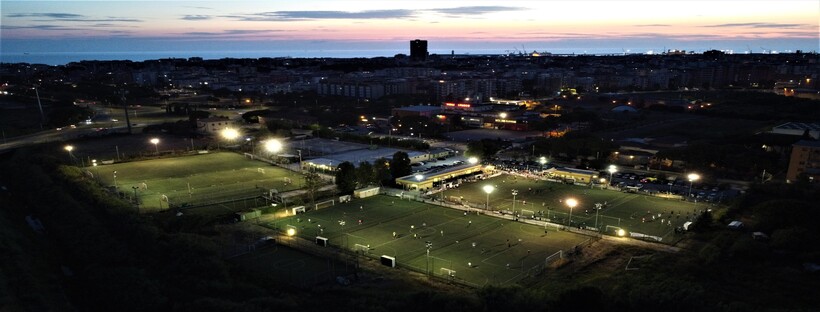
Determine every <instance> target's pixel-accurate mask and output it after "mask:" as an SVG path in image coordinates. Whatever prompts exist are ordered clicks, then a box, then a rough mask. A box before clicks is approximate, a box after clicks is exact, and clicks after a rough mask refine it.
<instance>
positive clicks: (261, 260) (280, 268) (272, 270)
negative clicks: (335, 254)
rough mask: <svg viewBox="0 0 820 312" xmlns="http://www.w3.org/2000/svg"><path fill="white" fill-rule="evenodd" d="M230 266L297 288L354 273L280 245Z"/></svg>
mask: <svg viewBox="0 0 820 312" xmlns="http://www.w3.org/2000/svg"><path fill="white" fill-rule="evenodd" d="M233 262H234V263H236V264H237V265H239V266H241V267H242V268H243V269H245V270H247V271H248V272H252V274H254V275H257V276H262V277H266V278H269V279H270V280H271V281H272V282H276V283H286V284H290V285H292V286H297V287H311V286H313V285H316V284H319V283H322V282H325V281H328V280H332V279H334V278H335V277H336V276H345V275H348V274H351V273H353V271H354V268H353V267H352V266H350V265H345V264H343V263H340V262H337V261H333V260H328V259H324V258H320V257H316V256H312V255H308V254H305V253H302V252H299V251H297V250H294V249H290V248H288V247H285V246H281V245H269V246H268V247H265V248H260V249H257V250H255V251H254V252H252V253H248V254H244V255H241V256H239V257H236V258H234V259H233Z"/></svg>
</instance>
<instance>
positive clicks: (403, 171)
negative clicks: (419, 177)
mask: <svg viewBox="0 0 820 312" xmlns="http://www.w3.org/2000/svg"><path fill="white" fill-rule="evenodd" d="M412 172H413V169H412V167H411V166H410V156H408V155H407V153H405V152H396V153H395V154H393V160H391V161H390V174H391V175H392V176H393V178H394V179H395V178H399V177H403V176H406V175H409V174H410V173H412Z"/></svg>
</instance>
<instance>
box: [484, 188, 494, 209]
mask: <svg viewBox="0 0 820 312" xmlns="http://www.w3.org/2000/svg"><path fill="white" fill-rule="evenodd" d="M483 189H484V193H487V205H486V206H485V207H484V209H485V210H490V193H492V192H493V191H494V190H495V187H494V186H492V185H489V184H487V185H485V186H484V187H483Z"/></svg>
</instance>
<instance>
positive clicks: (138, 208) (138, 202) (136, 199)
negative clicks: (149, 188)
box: [131, 186, 140, 214]
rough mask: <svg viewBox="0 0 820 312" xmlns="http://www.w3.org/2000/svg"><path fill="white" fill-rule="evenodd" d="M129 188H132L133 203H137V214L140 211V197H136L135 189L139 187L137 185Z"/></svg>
mask: <svg viewBox="0 0 820 312" xmlns="http://www.w3.org/2000/svg"><path fill="white" fill-rule="evenodd" d="M131 188H132V189H134V203H136V204H137V214H139V213H140V199H139V197H137V190H138V189H139V188H140V187H139V186H132V187H131Z"/></svg>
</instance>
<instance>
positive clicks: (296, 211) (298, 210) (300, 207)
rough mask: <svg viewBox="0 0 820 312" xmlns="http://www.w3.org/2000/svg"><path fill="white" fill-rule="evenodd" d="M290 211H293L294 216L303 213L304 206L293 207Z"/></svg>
mask: <svg viewBox="0 0 820 312" xmlns="http://www.w3.org/2000/svg"><path fill="white" fill-rule="evenodd" d="M291 211H293V215H294V216H295V215H297V214H300V213H305V206H299V207H293V208H292V209H291Z"/></svg>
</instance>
